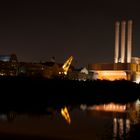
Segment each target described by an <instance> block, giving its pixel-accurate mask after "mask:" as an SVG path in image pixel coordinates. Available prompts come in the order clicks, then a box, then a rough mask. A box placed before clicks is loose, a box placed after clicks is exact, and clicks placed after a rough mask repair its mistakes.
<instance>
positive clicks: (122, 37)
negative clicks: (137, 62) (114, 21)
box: [121, 21, 126, 63]
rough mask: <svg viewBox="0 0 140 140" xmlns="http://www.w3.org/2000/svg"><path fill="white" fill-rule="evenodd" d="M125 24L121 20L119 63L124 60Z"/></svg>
mask: <svg viewBox="0 0 140 140" xmlns="http://www.w3.org/2000/svg"><path fill="white" fill-rule="evenodd" d="M125 25H126V22H125V21H122V22H121V63H124V62H125Z"/></svg>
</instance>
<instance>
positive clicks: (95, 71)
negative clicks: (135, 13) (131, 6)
mask: <svg viewBox="0 0 140 140" xmlns="http://www.w3.org/2000/svg"><path fill="white" fill-rule="evenodd" d="M126 25H127V28H126ZM120 26H121V28H120ZM126 54H127V56H126ZM87 69H88V72H89V74H88V75H89V79H100V80H111V81H113V80H121V79H125V80H130V81H134V82H137V83H139V82H140V58H139V57H132V20H129V21H128V22H126V21H121V24H120V22H118V21H117V22H116V23H115V50H114V62H113V63H100V64H89V65H88V67H87Z"/></svg>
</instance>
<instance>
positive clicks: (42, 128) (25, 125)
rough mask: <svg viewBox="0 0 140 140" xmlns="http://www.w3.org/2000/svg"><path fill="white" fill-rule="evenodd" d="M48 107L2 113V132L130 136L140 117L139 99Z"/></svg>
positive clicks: (95, 139)
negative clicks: (38, 111) (37, 112)
mask: <svg viewBox="0 0 140 140" xmlns="http://www.w3.org/2000/svg"><path fill="white" fill-rule="evenodd" d="M47 110H49V111H50V114H46V115H29V114H20V115H16V117H15V118H14V119H13V120H12V121H9V120H8V119H7V116H6V115H5V114H1V116H0V134H4V135H8V134H14V135H15V136H16V135H18V134H20V135H25V136H27V137H28V136H35V137H38V136H41V137H43V138H46V139H68V140H87V139H88V140H90V139H92V140H117V139H128V138H129V135H130V132H131V131H132V128H133V127H134V126H135V125H137V124H139V119H140V102H139V100H137V101H136V102H134V103H128V104H114V103H109V104H100V105H90V106H88V105H86V104H80V105H77V106H64V107H63V108H61V109H59V110H54V109H52V108H47Z"/></svg>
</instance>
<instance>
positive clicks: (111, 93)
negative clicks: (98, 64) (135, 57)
mask: <svg viewBox="0 0 140 140" xmlns="http://www.w3.org/2000/svg"><path fill="white" fill-rule="evenodd" d="M0 85H1V86H0V93H1V98H0V109H1V110H2V109H4V108H6V109H8V110H9V109H11V108H15V107H16V108H17V107H18V108H21V107H22V108H25V109H27V108H29V107H31V108H32V107H36V108H38V109H40V108H43V107H44V108H45V107H46V106H47V107H48V106H58V107H59V106H64V105H77V104H102V103H109V102H114V103H122V104H125V103H128V102H134V101H136V100H137V99H138V98H139V97H140V93H139V91H140V85H139V84H136V83H133V82H130V81H125V80H120V81H105V80H104V81H100V80H96V81H73V80H68V79H63V80H62V79H44V78H41V77H1V78H0Z"/></svg>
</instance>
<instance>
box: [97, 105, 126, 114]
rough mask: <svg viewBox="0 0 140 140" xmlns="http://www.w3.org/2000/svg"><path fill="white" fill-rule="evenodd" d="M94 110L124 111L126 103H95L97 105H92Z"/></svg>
mask: <svg viewBox="0 0 140 140" xmlns="http://www.w3.org/2000/svg"><path fill="white" fill-rule="evenodd" d="M94 110H99V111H113V112H125V111H126V105H120V104H114V103H110V104H104V105H97V106H95V107H94Z"/></svg>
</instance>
